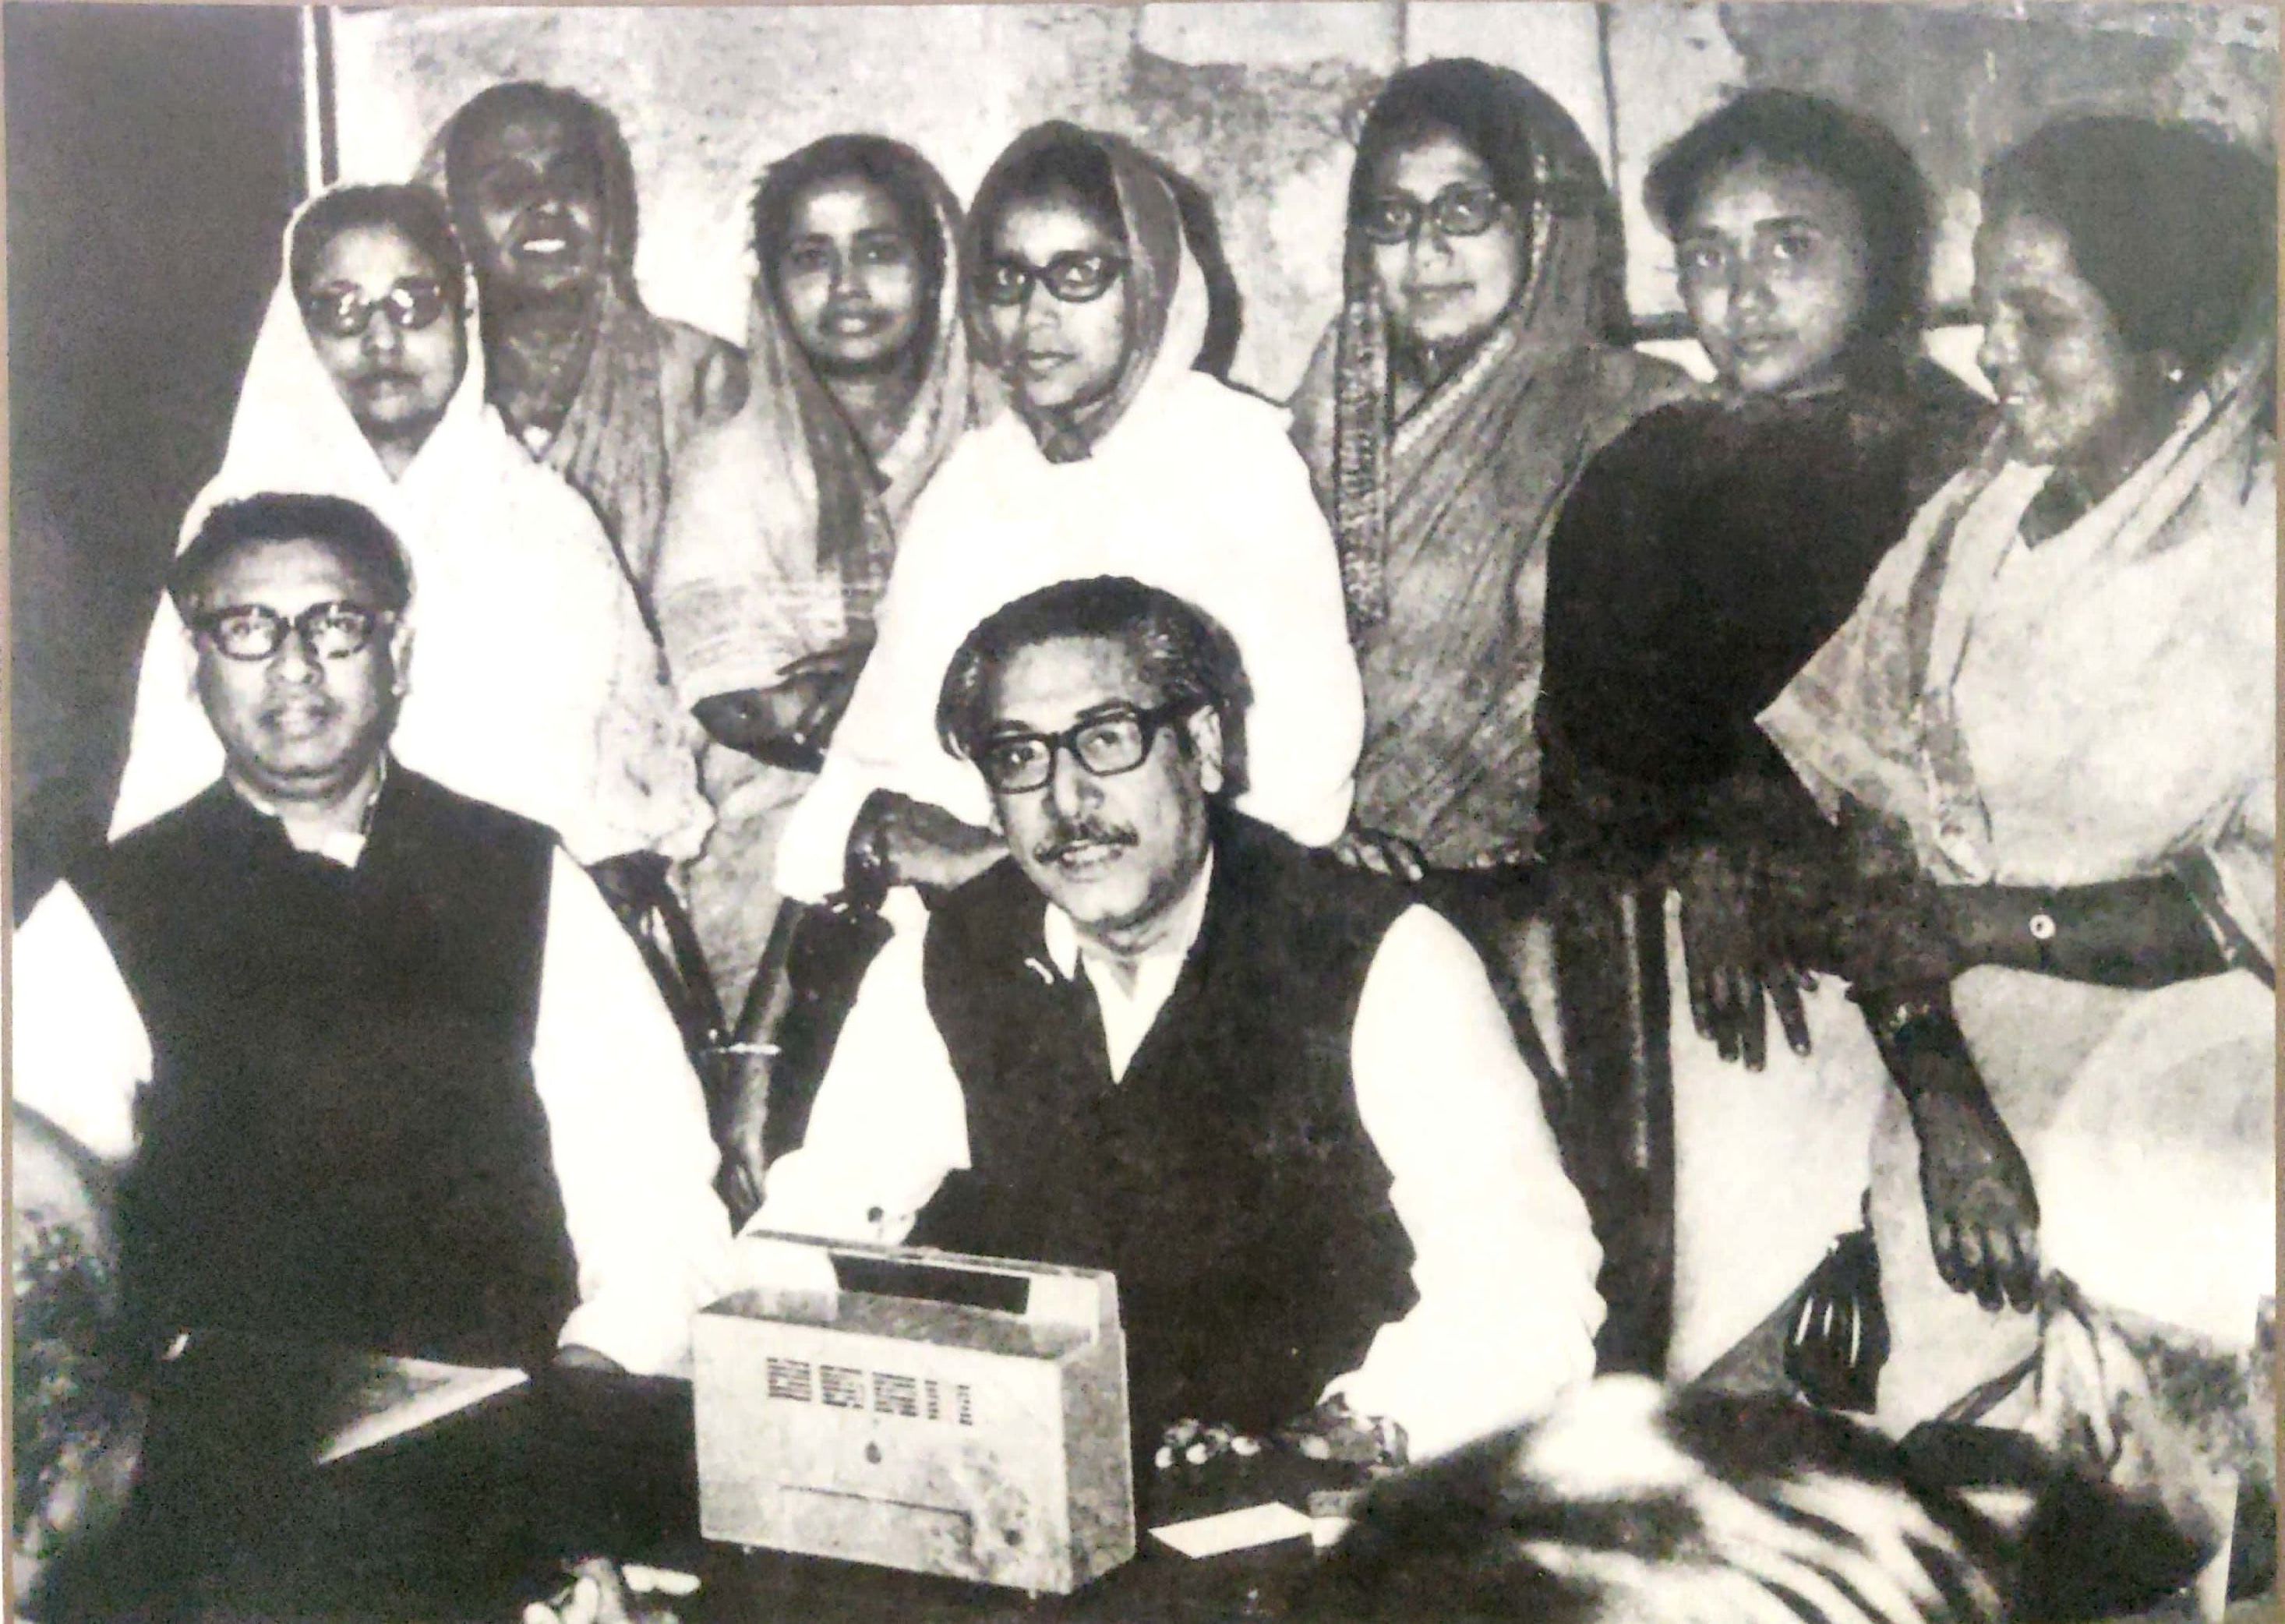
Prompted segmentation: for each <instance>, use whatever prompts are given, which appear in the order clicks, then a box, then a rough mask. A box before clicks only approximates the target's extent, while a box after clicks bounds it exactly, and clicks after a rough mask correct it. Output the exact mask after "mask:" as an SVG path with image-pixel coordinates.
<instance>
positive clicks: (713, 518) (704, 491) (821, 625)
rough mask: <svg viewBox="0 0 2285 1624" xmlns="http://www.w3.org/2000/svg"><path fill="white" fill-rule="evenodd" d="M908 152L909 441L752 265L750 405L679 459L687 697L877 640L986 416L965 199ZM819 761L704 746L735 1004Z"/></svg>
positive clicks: (723, 983)
mask: <svg viewBox="0 0 2285 1624" xmlns="http://www.w3.org/2000/svg"><path fill="white" fill-rule="evenodd" d="M828 138H831V137H828ZM880 145H883V146H886V145H889V144H887V143H881V144H880ZM895 150H896V152H897V153H899V154H900V161H903V162H905V163H906V164H907V165H908V166H909V167H910V169H911V170H912V172H913V179H914V182H915V184H914V185H913V187H912V190H914V191H915V192H920V193H922V194H923V195H926V196H927V197H929V198H930V199H931V200H933V201H934V203H935V215H934V218H933V220H932V222H931V225H932V227H933V229H934V230H935V231H936V232H937V234H938V239H939V241H940V243H941V245H942V257H941V260H940V263H941V264H942V265H943V267H944V273H943V277H942V279H941V281H940V283H939V286H938V290H937V297H936V304H935V309H934V311H933V318H934V319H933V323H932V326H931V328H930V333H929V351H928V354H927V357H925V360H924V362H923V367H922V373H921V381H920V387H919V388H918V390H917V392H916V393H915V396H914V397H913V403H912V405H911V408H910V410H909V411H908V412H907V416H906V419H905V423H904V427H903V428H901V429H900V430H899V433H898V435H897V437H896V439H895V441H894V442H893V443H891V445H890V446H889V448H888V450H887V451H885V452H883V454H882V456H881V457H880V458H879V459H877V460H876V459H873V458H871V457H870V456H868V454H867V452H866V451H865V448H864V447H863V446H862V445H861V444H860V443H858V440H857V436H856V434H855V432H854V431H853V430H852V428H850V427H849V424H848V422H847V420H845V419H844V417H843V416H842V414H841V411H840V408H839V407H838V406H836V404H834V401H833V398H832V396H831V395H830V394H829V393H828V391H827V389H826V388H825V386H824V385H823V384H822V383H821V382H820V381H818V378H817V376H816V373H814V372H813V369H812V368H811V366H810V364H809V361H808V359H807V357H805V356H804V355H803V353H802V351H801V349H800V347H799V346H798V345H797V343H796V342H795V341H794V338H793V335H792V334H791V333H789V331H788V330H787V328H786V324H785V319H784V317H783V315H782V314H781V311H780V310H779V307H778V303H777V301H776V300H775V299H774V298H773V297H772V296H771V294H770V293H769V289H768V283H767V281H766V279H764V278H762V277H757V278H756V279H755V283H754V297H753V301H752V303H751V306H750V314H749V318H748V329H747V344H748V354H749V356H750V372H749V384H748V389H747V394H746V399H745V404H743V405H742V407H741V408H740V409H739V410H738V412H736V414H735V415H734V416H732V417H730V418H728V419H727V420H724V421H722V422H719V423H718V424H715V425H713V426H712V427H711V428H707V429H706V430H704V431H703V433H702V434H701V435H699V436H698V438H697V439H695V440H694V441H693V442H692V443H691V444H690V447H689V450H688V451H687V453H686V454H685V457H684V459H683V460H682V462H681V463H679V465H678V467H677V469H676V476H675V485H674V492H673V498H672V500H671V502H670V504H669V505H668V508H667V514H666V526H665V535H664V540H663V542H662V544H661V546H660V550H659V556H658V567H657V574H656V591H657V597H656V603H657V608H658V625H659V632H660V634H661V636H662V637H663V638H664V640H665V644H666V653H667V663H668V666H669V669H670V671H671V675H672V679H673V682H674V686H675V692H676V694H677V697H678V698H679V701H680V702H681V703H682V704H683V705H684V706H686V707H687V706H690V705H695V704H696V703H697V702H699V701H701V700H703V699H707V698H710V697H711V696H713V695H715V694H728V693H734V692H737V691H739V690H741V689H749V688H750V689H766V688H770V687H773V686H776V685H777V684H778V683H780V682H781V681H782V680H783V679H784V674H785V671H786V668H787V667H788V666H789V665H792V664H793V663H796V662H797V661H800V660H803V659H805V658H807V657H809V656H811V655H820V654H823V653H826V652H828V650H832V649H836V648H846V647H854V648H865V647H870V645H871V644H872V641H873V612H874V608H875V606H876V604H877V603H878V602H879V601H880V597H881V593H882V592H883V590H884V589H885V588H886V587H887V585H888V581H889V570H890V567H891V564H892V563H893V562H894V561H895V559H896V550H897V535H898V532H899V530H901V529H902V528H903V525H904V522H905V516H906V514H907V513H908V512H909V511H910V510H911V507H912V505H913V502H914V499H915V498H917V497H918V496H919V494H920V492H921V488H922V487H923V485H925V484H926V483H927V482H928V481H929V479H930V476H931V475H934V474H935V472H936V470H937V467H938V464H940V463H941V462H943V460H944V459H945V457H946V454H947V453H948V452H949V451H951V449H952V446H953V443H954V441H955V440H956V439H958V438H959V436H960V435H962V433H963V432H965V431H966V429H967V428H968V427H969V425H970V423H971V422H972V421H974V420H977V419H978V418H979V417H981V416H983V415H985V401H983V400H979V398H978V391H977V387H976V386H977V378H976V375H975V373H974V369H973V368H971V366H970V364H969V358H968V334H967V331H966V329H965V328H964V327H963V326H962V323H961V319H960V287H961V279H962V278H961V271H962V257H961V229H960V209H959V205H958V204H957V202H956V201H955V200H954V198H953V196H952V192H951V191H950V189H949V188H948V187H946V185H945V184H944V182H943V180H942V179H941V178H940V177H938V174H937V173H936V171H935V169H933V168H931V167H930V165H929V163H928V161H926V160H925V159H923V158H922V157H921V155H920V154H919V153H915V152H912V151H911V150H910V149H908V148H902V147H899V148H897V149H895ZM814 777H815V775H814V774H813V773H798V772H794V771H791V770H789V769H787V768H783V767H778V766H772V765H765V764H763V763H761V762H758V761H756V760H754V759H753V758H752V757H749V756H746V755H744V754H743V753H742V752H740V751H737V750H734V749H729V748H727V747H726V746H723V745H718V744H717V745H710V746H709V747H708V749H707V751H706V757H705V781H706V791H707V794H708V796H710V798H711V799H712V801H713V803H714V805H715V809H716V812H717V813H718V819H719V820H718V823H717V824H716V827H715V833H714V837H713V838H712V839H711V840H710V841H709V842H708V843H707V847H706V851H705V854H704V855H703V858H702V859H700V860H699V861H698V862H697V863H696V864H695V865H694V866H693V867H692V868H691V870H690V873H689V882H690V889H691V901H692V912H693V915H694V919H695V923H696V925H697V928H698V932H699V936H700V938H701V940H702V941H703V943H704V944H705V947H706V955H707V959H708V961H709V963H710V964H711V967H712V969H713V972H714V978H715V984H716V985H717V986H718V987H719V988H720V989H721V990H722V992H723V995H724V997H725V999H726V1000H730V1001H732V1002H734V1000H736V999H737V998H738V996H739V995H740V990H741V989H742V987H743V986H744V985H745V983H746V981H747V979H748V978H749V977H750V976H751V975H752V973H753V969H754V966H755V963H756V961H757V960H758V958H759V956H760V953H761V950H762V945H763V944H764V943H765V942H766V940H767V939H768V937H769V932H770V926H771V922H772V921H773V918H774V917H775V915H776V913H777V905H778V898H777V895H776V892H775V891H774V890H773V887H772V885H771V883H770V871H771V867H772V865H773V862H774V860H775V856H776V850H777V838H778V832H779V830H780V828H781V827H782V826H783V824H784V822H785V820H786V817H787V815H788V814H789V812H790V811H791V809H792V807H793V804H794V803H795V802H797V801H798V800H799V799H800V798H801V796H802V795H803V793H804V792H805V790H806V789H807V788H809V786H810V784H811V783H812V782H813V781H814Z"/></svg>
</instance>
